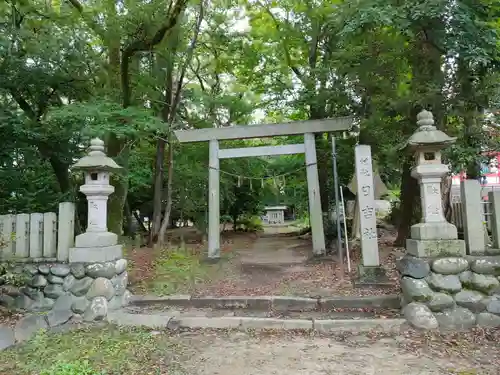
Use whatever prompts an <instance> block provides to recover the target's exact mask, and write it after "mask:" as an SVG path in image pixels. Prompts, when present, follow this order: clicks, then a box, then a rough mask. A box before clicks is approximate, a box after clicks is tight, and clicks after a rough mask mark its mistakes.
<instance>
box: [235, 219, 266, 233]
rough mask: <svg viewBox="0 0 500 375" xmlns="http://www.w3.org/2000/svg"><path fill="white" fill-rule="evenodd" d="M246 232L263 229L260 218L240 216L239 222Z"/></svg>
mask: <svg viewBox="0 0 500 375" xmlns="http://www.w3.org/2000/svg"><path fill="white" fill-rule="evenodd" d="M238 224H239V225H242V226H243V227H244V228H245V231H247V232H258V231H260V230H262V229H263V226H262V220H261V218H260V217H258V216H250V217H244V218H242V219H241V220H240V221H239V223H238Z"/></svg>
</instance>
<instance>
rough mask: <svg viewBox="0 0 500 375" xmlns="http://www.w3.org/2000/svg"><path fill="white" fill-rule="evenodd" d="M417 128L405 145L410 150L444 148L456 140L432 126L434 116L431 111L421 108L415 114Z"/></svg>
mask: <svg viewBox="0 0 500 375" xmlns="http://www.w3.org/2000/svg"><path fill="white" fill-rule="evenodd" d="M417 125H418V128H417V130H416V131H415V132H414V133H413V134H412V135H411V137H410V139H408V142H407V144H406V145H407V147H408V148H409V149H411V150H418V149H419V148H422V149H424V148H427V147H429V146H432V147H433V148H437V149H441V148H445V147H447V146H449V145H451V144H453V143H455V141H456V140H457V138H456V137H450V136H448V135H447V134H446V133H444V132H442V131H441V130H439V129H437V128H436V127H435V126H434V116H433V115H432V112H429V111H427V110H425V109H424V110H422V111H421V112H420V113H419V114H418V115H417Z"/></svg>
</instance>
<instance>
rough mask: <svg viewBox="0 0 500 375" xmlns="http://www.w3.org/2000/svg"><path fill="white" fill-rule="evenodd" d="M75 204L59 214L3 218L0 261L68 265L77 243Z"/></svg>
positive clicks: (63, 207)
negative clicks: (70, 252)
mask: <svg viewBox="0 0 500 375" xmlns="http://www.w3.org/2000/svg"><path fill="white" fill-rule="evenodd" d="M74 232H75V204H74V203H72V202H63V203H60V204H59V212H58V214H56V213H55V212H46V213H31V214H17V215H0V258H2V259H11V258H13V259H16V260H32V261H55V260H57V261H63V262H65V261H67V260H68V253H69V249H70V247H72V246H73V245H74V241H75V233H74Z"/></svg>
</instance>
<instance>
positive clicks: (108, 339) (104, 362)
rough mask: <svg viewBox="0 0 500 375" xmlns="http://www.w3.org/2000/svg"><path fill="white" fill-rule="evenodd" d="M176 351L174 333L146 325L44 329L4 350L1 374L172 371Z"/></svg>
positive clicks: (131, 374)
mask: <svg viewBox="0 0 500 375" xmlns="http://www.w3.org/2000/svg"><path fill="white" fill-rule="evenodd" d="M175 349H178V346H177V345H176V344H173V343H172V341H170V340H169V337H168V336H166V335H163V334H162V335H154V334H152V333H150V332H149V331H147V330H142V329H123V328H117V327H114V326H107V327H104V328H103V327H99V328H92V329H84V330H78V331H72V332H66V333H47V332H43V331H42V332H40V333H38V334H37V335H35V336H34V337H33V338H32V339H31V340H30V341H28V342H26V343H24V344H22V345H19V346H16V347H13V348H10V349H8V350H5V351H2V352H0V374H2V375H11V374H12V375H31V374H39V375H115V374H116V375H118V374H121V375H137V374H142V375H149V374H155V375H156V374H166V373H167V364H168V363H169V362H170V361H168V360H165V357H166V356H167V355H168V354H169V353H170V354H171V353H174V352H175ZM174 362H175V361H174ZM168 370H170V368H169V369H168ZM174 371H175V370H174ZM168 373H170V372H168Z"/></svg>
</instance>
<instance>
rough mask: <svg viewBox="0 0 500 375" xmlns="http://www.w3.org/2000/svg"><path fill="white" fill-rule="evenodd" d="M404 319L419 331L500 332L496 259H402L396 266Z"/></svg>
mask: <svg viewBox="0 0 500 375" xmlns="http://www.w3.org/2000/svg"><path fill="white" fill-rule="evenodd" d="M397 267H398V270H399V272H400V274H401V289H402V294H403V295H402V307H403V314H404V316H405V318H406V319H407V320H408V321H409V322H410V323H411V324H412V325H413V326H415V327H417V328H423V329H437V328H439V329H441V330H467V329H470V328H472V327H474V326H481V327H500V256H465V257H441V258H433V259H425V258H417V257H414V256H411V255H405V256H404V257H403V258H401V259H400V260H399V261H398V264H397Z"/></svg>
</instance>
